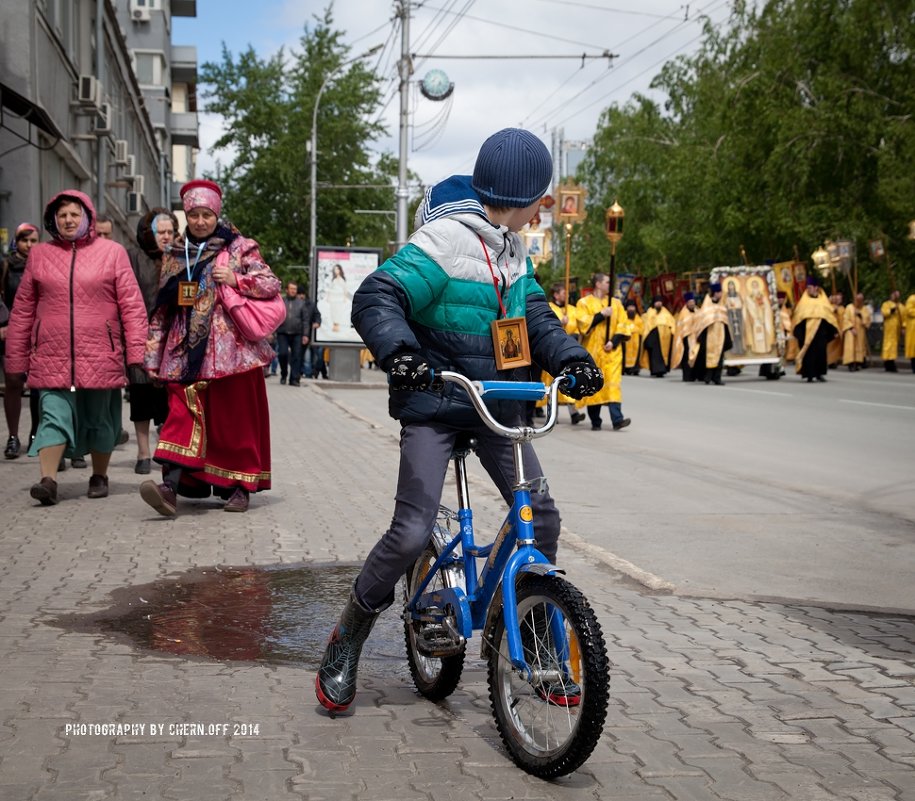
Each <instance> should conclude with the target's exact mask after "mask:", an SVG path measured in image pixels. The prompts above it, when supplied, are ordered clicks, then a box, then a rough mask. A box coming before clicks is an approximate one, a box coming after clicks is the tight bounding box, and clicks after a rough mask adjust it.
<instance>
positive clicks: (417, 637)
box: [404, 536, 466, 701]
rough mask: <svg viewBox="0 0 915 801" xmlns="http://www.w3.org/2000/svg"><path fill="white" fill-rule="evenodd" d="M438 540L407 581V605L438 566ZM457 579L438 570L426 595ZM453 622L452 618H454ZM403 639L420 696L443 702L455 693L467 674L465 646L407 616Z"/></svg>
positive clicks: (440, 627)
mask: <svg viewBox="0 0 915 801" xmlns="http://www.w3.org/2000/svg"><path fill="white" fill-rule="evenodd" d="M435 539H436V538H435V537H434V536H433V538H432V541H430V543H429V545H427V546H426V549H425V550H424V551H423V552H422V555H421V556H420V557H419V559H417V560H416V561H415V562H414V563H413V564H412V565H411V566H410V567H409V568H408V569H407V572H406V576H405V577H404V602H405V603H408V602H409V601H410V599H411V598H412V597H413V595H414V593H415V592H416V590H417V588H418V587H419V586H420V584H421V583H422V582H423V580H424V579H425V578H426V575H427V574H428V573H429V570H431V568H432V566H433V565H434V564H435V560H436V559H437V558H438V552H437V550H436V548H435V546H434V544H433V543H434V542H435ZM453 581H454V579H453V577H451V576H450V575H448V571H446V570H439V571H438V574H437V575H436V576H434V577H433V579H432V580H431V581H430V582H429V584H428V586H427V588H426V592H433V591H435V590H437V589H441V588H443V587H448V586H452V583H453ZM451 619H452V620H453V617H451ZM404 639H405V641H406V645H407V663H408V664H409V666H410V675H411V676H412V677H413V683H414V684H415V685H416V689H417V690H418V691H419V693H420V695H422V696H424V697H426V698H428V699H429V700H430V701H441V700H442V699H443V698H447V697H448V696H449V695H451V693H453V692H454V690H455V688H456V687H457V686H458V682H459V681H460V680H461V673H462V671H463V670H464V655H465V651H466V643H464V644H461V645H460V646H458V645H456V644H455V643H454V642H453V640H452V639H451V637H450V636H449V631H448V629H447V627H445V626H443V625H440V624H433V623H428V622H423V621H421V620H416V619H414V618H413V617H412V616H410V615H409V614H408V613H406V612H405V613H404Z"/></svg>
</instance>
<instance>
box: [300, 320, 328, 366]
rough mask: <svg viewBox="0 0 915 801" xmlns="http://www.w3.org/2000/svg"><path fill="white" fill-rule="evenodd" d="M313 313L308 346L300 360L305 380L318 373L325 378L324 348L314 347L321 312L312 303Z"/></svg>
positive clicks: (321, 346) (319, 325)
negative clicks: (322, 374)
mask: <svg viewBox="0 0 915 801" xmlns="http://www.w3.org/2000/svg"><path fill="white" fill-rule="evenodd" d="M312 306H313V307H314V312H313V313H312V317H311V334H310V335H309V345H308V347H306V348H305V351H304V354H303V359H302V375H304V376H305V377H306V378H317V377H318V375H319V374H320V373H322V372H323V373H324V377H325V378H327V365H326V364H325V363H324V346H323V345H315V344H314V342H315V335H316V333H317V331H318V329H319V328H320V327H321V312H320V311H319V310H318V307H317V305H316V304H315V303H314V302H312Z"/></svg>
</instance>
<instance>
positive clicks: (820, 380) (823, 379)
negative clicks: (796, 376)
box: [807, 375, 826, 384]
mask: <svg viewBox="0 0 915 801" xmlns="http://www.w3.org/2000/svg"><path fill="white" fill-rule="evenodd" d="M807 380H808V381H809V380H810V379H809V378H808V379H807ZM817 381H819V382H820V383H821V384H825V383H826V376H822V375H818V376H817Z"/></svg>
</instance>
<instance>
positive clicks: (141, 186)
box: [133, 175, 146, 195]
mask: <svg viewBox="0 0 915 801" xmlns="http://www.w3.org/2000/svg"><path fill="white" fill-rule="evenodd" d="M145 190H146V176H145V175H135V176H134V177H133V191H134V192H136V193H137V194H138V195H142V194H143V193H144V191H145Z"/></svg>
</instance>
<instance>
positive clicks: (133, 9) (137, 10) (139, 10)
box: [130, 0, 151, 22]
mask: <svg viewBox="0 0 915 801" xmlns="http://www.w3.org/2000/svg"><path fill="white" fill-rule="evenodd" d="M150 17H151V14H150V11H149V2H148V0H130V18H131V19H132V20H133V21H134V22H149V20H150Z"/></svg>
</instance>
